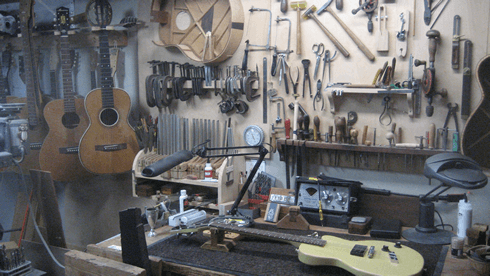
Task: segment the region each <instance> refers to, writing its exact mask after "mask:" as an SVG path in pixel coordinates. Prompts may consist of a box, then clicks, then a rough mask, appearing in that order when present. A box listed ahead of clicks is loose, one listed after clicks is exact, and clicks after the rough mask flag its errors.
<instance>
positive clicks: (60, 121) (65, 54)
mask: <svg viewBox="0 0 490 276" xmlns="http://www.w3.org/2000/svg"><path fill="white" fill-rule="evenodd" d="M69 16H70V12H69V10H68V9H67V8H65V7H60V8H58V9H56V21H57V24H58V28H59V31H60V32H61V35H60V38H59V41H60V52H61V72H62V76H63V99H59V100H53V101H51V102H49V103H48V104H46V107H44V118H45V119H46V123H47V124H48V126H49V133H48V135H47V136H46V139H45V140H44V143H43V145H42V147H41V152H40V153H39V163H40V165H41V170H43V171H49V172H51V177H52V178H53V180H56V181H70V180H74V179H80V178H84V177H87V176H90V175H91V174H90V173H89V172H88V171H87V170H86V169H85V168H84V167H83V166H82V163H81V162H80V159H79V158H78V144H79V143H80V138H81V137H82V135H83V133H84V132H85V130H86V129H87V127H88V124H89V119H88V115H87V113H86V112H85V108H84V105H83V103H84V100H83V99H82V98H77V97H76V95H75V92H74V89H73V79H72V68H73V61H74V60H73V55H72V50H71V49H70V42H69V41H68V31H69V30H70V23H69V18H70V17H69Z"/></svg>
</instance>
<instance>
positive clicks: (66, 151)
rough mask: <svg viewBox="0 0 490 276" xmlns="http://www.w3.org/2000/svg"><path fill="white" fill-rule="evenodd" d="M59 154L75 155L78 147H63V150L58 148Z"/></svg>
mask: <svg viewBox="0 0 490 276" xmlns="http://www.w3.org/2000/svg"><path fill="white" fill-rule="evenodd" d="M59 152H60V154H77V153H78V147H65V148H59Z"/></svg>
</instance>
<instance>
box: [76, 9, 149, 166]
mask: <svg viewBox="0 0 490 276" xmlns="http://www.w3.org/2000/svg"><path fill="white" fill-rule="evenodd" d="M110 9H111V7H110V4H109V3H108V2H107V0H96V1H95V2H94V1H91V2H89V4H88V6H87V10H88V11H87V14H93V13H94V12H95V13H96V14H97V16H95V18H96V21H97V22H96V24H98V26H99V27H100V28H101V30H100V31H99V43H100V46H99V51H100V52H99V53H100V58H99V64H100V85H101V88H100V89H95V90H92V91H91V92H90V93H89V94H87V96H86V97H85V109H86V110H87V113H88V115H89V119H90V124H89V127H88V128H87V130H86V131H85V133H84V134H83V136H82V138H81V140H80V145H79V157H80V160H81V162H82V164H83V166H84V167H85V168H86V169H87V170H88V171H90V172H92V173H96V174H109V173H123V172H126V171H129V170H131V168H132V165H133V160H134V158H135V156H136V154H137V153H138V151H139V145H138V141H137V140H136V133H135V132H134V130H133V128H132V127H131V125H130V124H129V122H128V117H129V110H130V108H131V98H130V97H129V95H128V93H126V91H124V90H122V89H118V88H113V80H112V75H111V65H110V52H109V38H108V31H107V30H105V26H106V25H107V24H109V23H110V20H109V17H110V16H109V14H111V11H110ZM92 23H94V22H92Z"/></svg>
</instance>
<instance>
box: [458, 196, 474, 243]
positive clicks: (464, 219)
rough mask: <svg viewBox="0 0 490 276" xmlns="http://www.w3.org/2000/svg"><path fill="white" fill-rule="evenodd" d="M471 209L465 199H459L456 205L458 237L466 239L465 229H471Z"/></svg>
mask: <svg viewBox="0 0 490 276" xmlns="http://www.w3.org/2000/svg"><path fill="white" fill-rule="evenodd" d="M472 216H473V207H471V203H469V202H468V200H467V199H461V200H460V201H459V203H458V237H460V238H464V237H466V229H468V228H470V227H471V219H472Z"/></svg>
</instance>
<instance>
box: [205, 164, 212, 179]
mask: <svg viewBox="0 0 490 276" xmlns="http://www.w3.org/2000/svg"><path fill="white" fill-rule="evenodd" d="M204 180H206V181H210V180H213V167H211V163H210V162H207V163H206V167H204Z"/></svg>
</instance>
